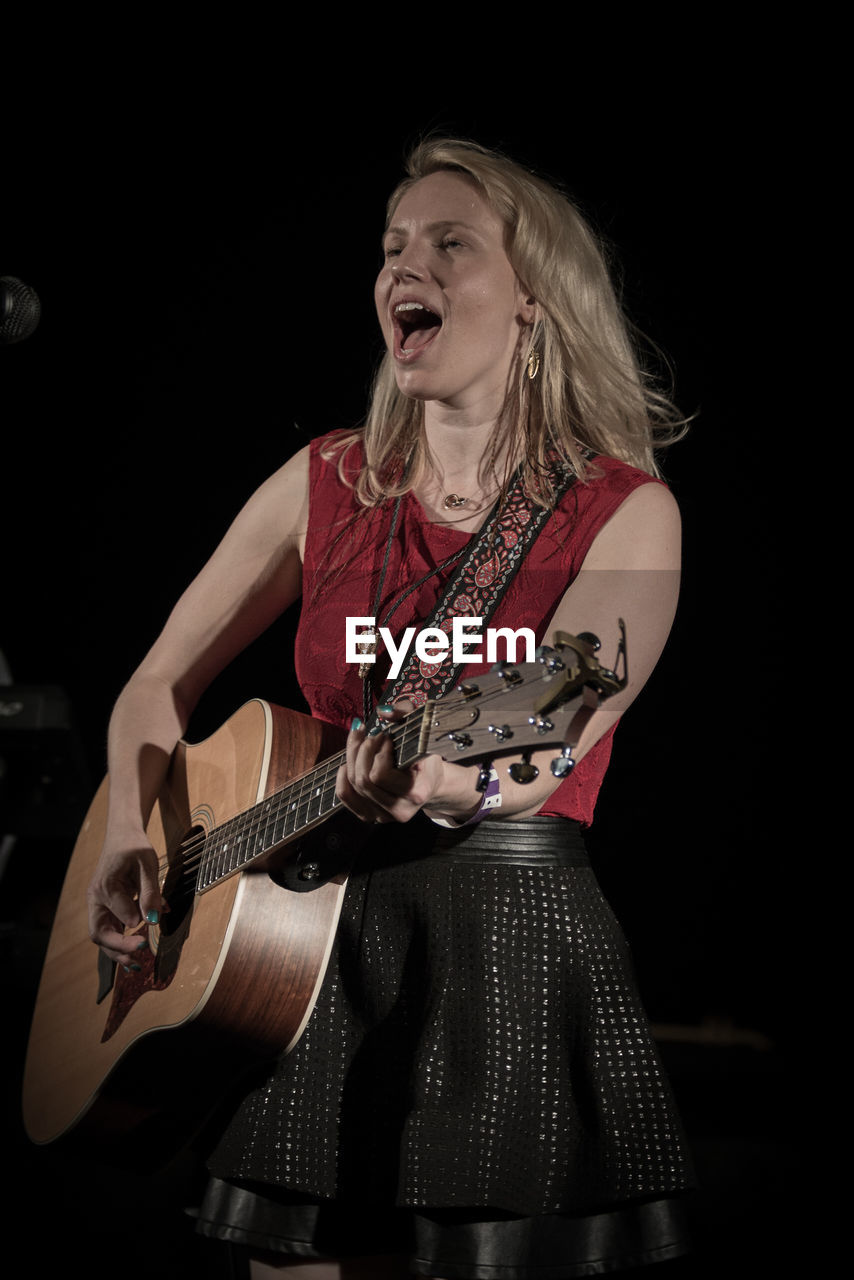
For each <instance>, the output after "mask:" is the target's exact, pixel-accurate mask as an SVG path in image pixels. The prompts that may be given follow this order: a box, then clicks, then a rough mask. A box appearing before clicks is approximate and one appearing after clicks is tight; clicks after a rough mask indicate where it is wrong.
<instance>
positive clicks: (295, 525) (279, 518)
mask: <svg viewBox="0 0 854 1280" xmlns="http://www.w3.org/2000/svg"><path fill="white" fill-rule="evenodd" d="M308 487H309V449H308V447H306V448H304V449H300V451H299V452H298V453H295V454H294V455H293V457H291V458H289V459H288V461H287V462H286V463H284V464H283V466H281V467H279V469H278V470H277V471H274V472H273V474H272V475H271V476H269V478H268V479H267V480H265V481H264V482H263V484H261V485H259V487H258V488H257V489H256V490H255V492H254V493H253V494H252V496H251V497H250V498H249V500H248V501H247V503H246V504H245V506H244V507H243V509H242V510H241V511H240V513H239V514H238V516H237V518H236V520H235V521H234V524H233V526H232V529H231V530H230V535H231V536H232V537H237V538H240V539H249V540H250V541H251V542H252V543H257V542H258V541H259V540H260V541H261V542H265V543H266V542H270V543H272V544H274V545H277V546H279V547H280V548H282V549H284V548H285V547H286V546H287V545H289V544H292V543H293V544H296V543H297V542H298V541H299V540H300V539H301V538H302V537H303V536H304V534H305V528H306V524H307V521H308Z"/></svg>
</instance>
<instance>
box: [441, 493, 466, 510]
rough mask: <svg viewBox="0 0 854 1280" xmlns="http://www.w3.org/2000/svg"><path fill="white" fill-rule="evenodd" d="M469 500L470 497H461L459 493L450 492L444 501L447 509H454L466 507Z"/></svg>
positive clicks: (443, 504)
mask: <svg viewBox="0 0 854 1280" xmlns="http://www.w3.org/2000/svg"><path fill="white" fill-rule="evenodd" d="M467 502H468V498H461V497H460V495H459V494H458V493H449V494H448V496H447V497H446V498H445V501H444V502H443V503H442V506H443V507H444V508H445V510H446V511H453V510H455V509H456V508H457V507H464V506H465V505H466V503H467Z"/></svg>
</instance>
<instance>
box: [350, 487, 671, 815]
mask: <svg viewBox="0 0 854 1280" xmlns="http://www.w3.org/2000/svg"><path fill="white" fill-rule="evenodd" d="M680 553H681V529H680V520H679V511H678V508H677V506H676V503H675V501H674V499H673V497H672V496H671V494H670V493H669V492H668V491H667V490H666V489H665V488H663V486H661V485H657V484H646V485H643V486H641V488H639V489H636V490H635V491H634V493H632V494H631V495H630V496H629V497H628V498H627V499H626V500H625V502H623V503H622V504H621V506H620V507H619V508H618V510H617V511H616V512H615V514H614V515H613V516H612V517H611V519H610V520H609V521H608V523H607V524H606V525H605V526H604V527H603V528H602V529H601V530H600V532H599V533H598V535H597V536H596V538H595V539H594V541H593V544H592V545H591V547H590V550H589V552H588V554H587V556H586V557H585V560H584V564H583V565H582V568H581V571H580V573H579V574H578V577H577V578H576V579H575V581H574V582H573V583H572V584H571V586H570V587H568V588H567V591H566V593H565V594H564V596H563V599H562V600H561V602H560V605H559V606H558V608H557V610H556V611H555V614H554V617H553V618H552V619H551V621H550V623H549V626H548V628H547V630H546V640H547V642H549V641H550V640H551V637H552V635H553V633H554V632H555V631H556V630H561V631H568V632H570V634H574V635H577V634H578V633H579V632H580V631H592V632H593V633H594V634H595V635H598V637H599V638H600V640H601V641H602V653H601V655H600V656H601V658H602V660H603V661H604V662H605V663H606V665H607V663H608V661H609V660H610V659H611V658H612V657H613V656H614V655H615V654H616V648H617V641H618V629H617V625H618V619H619V618H623V619H624V620H625V622H626V632H627V637H628V653H629V677H630V679H629V684H628V686H627V687H626V689H624V690H623V691H622V692H621V693H619V694H616V695H615V696H614V697H612V698H609V699H608V700H607V701H606V702H605V703H603V705H602V707H601V708H600V709H599V710H598V711H596V712H595V713H594V715H593V716H592V717H591V719H590V721H589V722H588V724H587V726H586V727H585V729H584V731H583V733H582V735H581V740H580V742H579V744H578V747H577V749H576V750H575V751H574V752H573V755H574V758H575V760H576V761H578V760H581V759H582V758H583V757H584V756H585V755H586V754H587V752H588V751H589V750H590V748H591V747H592V746H593V745H594V744H595V743H596V742H597V741H598V740H599V738H601V737H602V735H603V734H604V733H606V732H607V730H608V729H609V728H610V727H611V725H613V724H614V723H615V722H616V720H617V719H618V718H619V717H620V716H621V715H622V714H623V713H624V712H625V711H626V709H627V708H628V707H629V706H630V705H631V703H632V702H633V701H634V699H635V698H636V697H637V695H638V693H639V692H640V690H641V689H642V688H643V686H644V685H645V684H646V682H647V680H648V679H649V676H650V674H651V673H652V670H653V668H654V667H655V664H656V663H657V661H658V658H659V656H660V654H661V651H662V649H663V648H664V644H665V642H666V640H667V636H668V634H669V632H670V628H671V626H672V623H673V617H674V614H675V611H676V601H677V597H678V593H679V572H680V559H681V555H680ZM555 754H556V753H555V750H554V748H551V749H548V750H545V751H541V752H535V753H534V754H533V755H532V757H531V760H532V763H533V764H535V765H536V766H537V767H538V769H539V776H538V777H537V778H536V780H535V781H534V782H532V783H530V784H528V785H527V786H523V785H520V784H518V783H514V782H513V781H511V779H510V778H509V777H508V776H507V772H506V766H507V765H508V764H509V763H510V761H511V760H512V757H508V759H507V761H506V764H502V767H501V772H500V776H501V796H502V805H501V808H500V809H499V810H498V811H497V812H496V815H495V816H496V817H500V818H502V819H506V818H513V817H517V818H521V817H528V816H530V815H532V814H534V813H536V812H537V811H538V810H539V809H540V808H542V806H543V804H544V803H545V801H546V800H547V799H548V797H549V796H550V795H551V793H552V792H553V791H554V790H555V789H556V787H557V786H558V785H559V779H556V778H555V777H554V776H553V775H552V773H551V771H550V768H549V765H550V762H551V760H552V759H553V758H554V756H555ZM474 782H475V778H474V771H473V770H472V769H466V768H463V767H461V766H459V765H454V764H447V763H443V762H442V761H441V760H439V759H438V757H436V756H430V757H428V758H427V759H425V760H423V761H420V762H419V764H418V765H417V766H416V767H415V769H413V770H406V771H403V770H398V769H395V768H394V767H393V760H392V752H391V746H390V743H389V742H388V740H387V738H386V736H385V735H380V736H379V737H375V738H367V739H366V738H365V735H364V731H362V730H359V731H357V732H355V733H351V734H350V737H349V739H348V763H347V769H346V771H345V770H342V774H341V776H340V778H339V794H340V795H341V797H342V799H343V800H344V802H345V803H346V804H347V805H348V806H349V807H350V808H351V809H353V811H354V812H355V813H357V814H358V816H360V817H363V818H364V819H365V820H367V821H377V820H379V821H392V820H394V821H406V820H407V819H408V818H410V817H412V815H413V814H414V813H416V812H417V811H418V809H419V808H423V809H425V811H426V812H427V813H429V814H430V815H431V816H432V817H441V818H450V819H456V820H458V821H464V820H465V819H466V818H467V817H469V816H470V815H471V814H472V813H473V812H474V811H475V810H476V809H477V807H478V804H479V796H478V795H477V794H476V792H475V790H474Z"/></svg>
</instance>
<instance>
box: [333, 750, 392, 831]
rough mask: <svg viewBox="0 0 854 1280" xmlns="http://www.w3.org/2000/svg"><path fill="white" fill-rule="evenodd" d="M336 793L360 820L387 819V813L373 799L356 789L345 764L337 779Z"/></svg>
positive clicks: (379, 820)
mask: <svg viewBox="0 0 854 1280" xmlns="http://www.w3.org/2000/svg"><path fill="white" fill-rule="evenodd" d="M335 794H336V795H337V797H338V799H339V800H340V801H341V803H342V804H343V805H345V806H346V807H347V808H348V809H349V810H350V812H351V813H352V814H354V815H355V816H356V817H357V818H358V819H359V821H360V822H382V821H384V820H386V819H387V815H383V811H382V810H381V809H379V808H378V807H377V805H375V804H374V803H373V801H372V800H369V799H368V798H367V797H366V796H363V795H361V794H360V793H359V792H358V791H356V789H355V788H354V787H353V785H352V783H351V781H350V778H349V777H348V774H347V766H346V765H343V764H342V765H341V767H340V769H339V770H338V774H337V776H336V779H335Z"/></svg>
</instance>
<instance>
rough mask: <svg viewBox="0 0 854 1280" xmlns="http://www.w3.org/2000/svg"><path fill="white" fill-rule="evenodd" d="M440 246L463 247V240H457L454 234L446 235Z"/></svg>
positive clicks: (442, 247) (445, 247) (448, 247)
mask: <svg viewBox="0 0 854 1280" xmlns="http://www.w3.org/2000/svg"><path fill="white" fill-rule="evenodd" d="M439 247H440V248H441V249H461V248H462V247H463V242H462V240H457V239H456V238H455V237H454V236H445V238H444V240H443V241H442V243H441V245H440V246H439Z"/></svg>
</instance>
